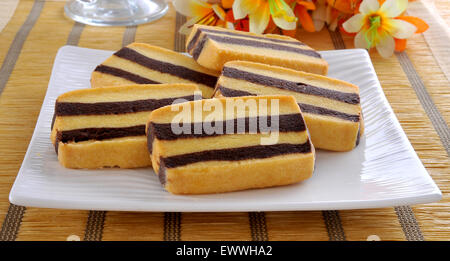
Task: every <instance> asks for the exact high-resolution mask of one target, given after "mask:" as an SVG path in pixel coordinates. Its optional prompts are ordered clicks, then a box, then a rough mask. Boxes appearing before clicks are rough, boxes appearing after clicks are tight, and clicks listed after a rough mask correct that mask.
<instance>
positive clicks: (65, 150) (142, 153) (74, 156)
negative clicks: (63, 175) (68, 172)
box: [58, 136, 151, 169]
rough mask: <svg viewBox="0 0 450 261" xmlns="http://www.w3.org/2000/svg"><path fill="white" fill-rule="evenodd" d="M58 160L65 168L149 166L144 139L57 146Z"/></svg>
mask: <svg viewBox="0 0 450 261" xmlns="http://www.w3.org/2000/svg"><path fill="white" fill-rule="evenodd" d="M58 160H59V162H60V163H61V164H62V165H63V166H64V167H66V168H72V169H82V168H86V169H98V168H114V167H116V168H117V167H118V168H140V167H148V166H151V160H150V155H149V153H148V150H147V138H146V137H145V136H135V137H123V138H115V139H108V140H102V141H92V140H90V141H81V142H76V143H75V142H68V143H62V142H60V143H59V144H58Z"/></svg>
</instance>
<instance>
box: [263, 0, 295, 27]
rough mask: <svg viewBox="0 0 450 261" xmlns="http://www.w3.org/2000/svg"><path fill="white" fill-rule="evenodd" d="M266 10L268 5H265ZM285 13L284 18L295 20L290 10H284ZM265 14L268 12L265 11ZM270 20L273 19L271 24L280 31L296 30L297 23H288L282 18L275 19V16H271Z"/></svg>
mask: <svg viewBox="0 0 450 261" xmlns="http://www.w3.org/2000/svg"><path fill="white" fill-rule="evenodd" d="M267 8H269V5H267ZM285 11H286V14H285V15H286V16H288V17H293V18H295V14H294V12H293V11H292V10H291V9H290V8H289V9H286V10H285ZM267 12H269V10H267ZM272 19H273V22H274V23H275V24H276V25H277V26H278V27H280V28H281V29H284V30H294V29H295V28H297V21H293V22H289V21H287V20H286V19H285V17H284V16H279V17H276V16H274V15H272Z"/></svg>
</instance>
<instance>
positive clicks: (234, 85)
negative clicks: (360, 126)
mask: <svg viewBox="0 0 450 261" xmlns="http://www.w3.org/2000/svg"><path fill="white" fill-rule="evenodd" d="M217 84H218V85H220V86H223V87H225V88H228V89H233V90H241V91H246V92H250V93H252V94H255V95H273V94H274V93H276V94H279V95H292V96H294V98H295V99H296V100H297V102H298V103H304V104H309V105H314V106H319V107H324V108H328V109H331V110H335V111H340V112H344V113H348V114H359V113H360V111H361V108H360V106H359V104H348V103H345V102H341V101H337V100H333V99H330V98H325V97H322V96H317V95H312V94H304V93H298V92H293V91H289V90H283V89H280V88H277V87H272V86H266V85H261V84H256V83H251V82H248V81H244V80H237V79H232V78H228V77H225V76H221V77H220V78H219V81H218V82H217ZM214 97H224V96H223V94H222V93H221V92H220V89H218V90H217V91H216V93H215V94H214Z"/></svg>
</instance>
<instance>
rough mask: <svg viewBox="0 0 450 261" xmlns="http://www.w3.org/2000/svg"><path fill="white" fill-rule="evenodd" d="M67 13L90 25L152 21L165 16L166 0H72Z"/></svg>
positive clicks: (130, 23) (117, 24)
mask: <svg viewBox="0 0 450 261" xmlns="http://www.w3.org/2000/svg"><path fill="white" fill-rule="evenodd" d="M64 10H65V13H66V15H67V16H68V17H70V18H71V19H73V20H75V21H77V22H80V23H84V24H89V25H98V26H121V25H137V24H142V23H147V22H151V21H154V20H157V19H159V18H161V17H162V16H164V14H165V13H166V12H167V10H168V5H167V3H166V2H165V1H164V0H70V1H68V3H67V4H66V6H65V8H64Z"/></svg>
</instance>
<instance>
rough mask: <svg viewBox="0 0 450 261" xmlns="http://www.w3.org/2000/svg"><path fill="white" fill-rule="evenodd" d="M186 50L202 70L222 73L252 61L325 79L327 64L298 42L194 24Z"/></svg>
mask: <svg viewBox="0 0 450 261" xmlns="http://www.w3.org/2000/svg"><path fill="white" fill-rule="evenodd" d="M186 50H187V52H188V53H189V54H191V55H192V57H194V59H195V60H196V61H197V62H198V63H199V64H200V65H202V66H204V67H206V68H210V69H213V70H222V68H223V65H224V64H225V63H226V62H228V61H235V60H241V61H253V62H261V63H265V64H271V65H278V66H283V67H288V68H292V69H295V70H300V71H306V72H311V73H317V74H322V75H326V74H327V71H328V63H327V62H326V61H325V60H324V59H323V58H322V57H321V55H320V54H319V53H318V52H316V51H315V50H314V49H312V48H311V47H309V46H307V45H306V44H304V43H302V42H300V41H298V40H297V39H294V38H291V37H288V36H281V35H274V34H266V35H260V34H254V33H250V32H242V31H234V30H229V29H225V28H219V27H214V26H206V25H200V24H195V25H194V27H193V29H192V31H191V34H190V35H189V38H188V40H187V42H186Z"/></svg>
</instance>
